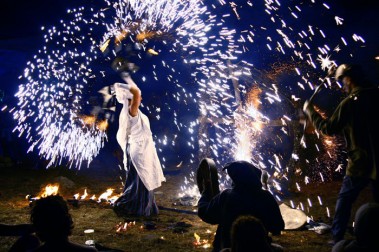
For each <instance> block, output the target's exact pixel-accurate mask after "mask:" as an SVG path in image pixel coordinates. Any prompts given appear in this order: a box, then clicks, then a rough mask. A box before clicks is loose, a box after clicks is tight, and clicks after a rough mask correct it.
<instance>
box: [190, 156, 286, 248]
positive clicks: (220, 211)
mask: <svg viewBox="0 0 379 252" xmlns="http://www.w3.org/2000/svg"><path fill="white" fill-rule="evenodd" d="M202 164H203V163H200V166H199V169H198V171H197V172H198V173H203V174H205V175H203V176H207V175H206V173H204V172H203V171H202V170H203V169H202V168H203V167H204V166H202ZM223 169H224V170H227V172H228V174H229V176H230V178H231V180H232V188H231V189H225V190H224V191H222V192H220V193H218V194H216V195H215V196H214V195H212V193H210V191H212V186H210V185H209V184H217V182H216V181H217V179H218V178H217V174H214V173H213V174H212V175H209V176H208V178H201V176H200V177H199V176H198V181H199V180H200V181H204V183H205V184H204V185H199V183H198V185H199V190H201V191H200V192H201V198H200V200H199V202H198V215H199V217H200V218H201V219H202V220H203V221H205V222H207V223H210V224H218V227H217V231H216V236H215V239H214V241H213V251H217V252H218V251H220V250H221V249H223V248H229V247H230V246H231V241H230V230H231V226H232V223H233V222H234V220H236V219H237V218H238V217H239V216H241V215H252V216H255V217H256V218H259V219H260V220H261V221H262V223H263V225H264V227H265V228H266V230H267V231H269V232H271V234H273V235H279V234H280V233H281V231H282V230H283V229H284V221H283V218H282V215H281V213H280V209H279V206H278V203H277V202H276V200H275V198H274V196H273V195H272V194H271V193H270V192H269V191H266V190H263V189H262V183H261V175H262V172H261V170H260V169H258V168H256V167H255V166H254V165H252V164H250V163H248V162H246V161H235V162H231V163H228V164H226V165H225V167H224V168H223ZM207 184H208V185H207ZM213 191H215V190H214V189H213Z"/></svg>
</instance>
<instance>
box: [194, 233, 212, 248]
mask: <svg viewBox="0 0 379 252" xmlns="http://www.w3.org/2000/svg"><path fill="white" fill-rule="evenodd" d="M193 236H194V237H195V242H194V245H195V246H202V247H203V248H210V247H211V244H210V243H209V240H206V239H203V240H201V239H200V235H198V234H196V233H193Z"/></svg>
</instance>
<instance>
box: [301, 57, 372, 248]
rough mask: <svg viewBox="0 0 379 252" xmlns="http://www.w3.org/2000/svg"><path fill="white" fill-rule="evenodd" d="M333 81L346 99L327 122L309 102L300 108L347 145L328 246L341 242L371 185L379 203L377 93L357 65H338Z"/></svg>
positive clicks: (322, 129)
mask: <svg viewBox="0 0 379 252" xmlns="http://www.w3.org/2000/svg"><path fill="white" fill-rule="evenodd" d="M335 79H336V80H337V81H339V82H342V84H343V91H344V92H346V93H347V95H348V96H347V97H346V98H345V99H344V100H342V101H341V103H340V104H339V105H338V107H337V108H336V109H335V111H334V113H333V114H332V116H331V117H330V118H326V119H324V118H323V117H321V115H320V114H319V113H318V112H317V111H316V110H315V108H314V107H313V104H312V102H309V101H308V100H307V101H305V103H304V107H303V111H304V113H305V114H306V115H307V117H308V119H309V120H310V121H311V122H312V124H313V125H314V127H315V128H316V129H317V130H318V131H320V132H321V133H322V134H326V135H333V134H338V133H340V134H342V135H343V136H344V138H345V142H346V148H347V157H348V161H347V167H346V174H345V177H344V178H343V181H342V186H341V190H340V192H339V194H338V199H337V203H336V209H335V214H334V218H333V224H332V235H333V241H330V242H329V243H330V244H333V243H336V242H338V241H340V240H342V239H343V238H344V235H345V232H346V229H347V225H348V222H349V220H350V215H351V209H352V205H353V203H354V201H355V200H356V199H357V197H358V195H359V193H360V192H361V191H362V190H363V189H364V188H365V187H366V186H367V185H368V184H369V183H370V182H372V188H373V195H374V199H375V201H376V202H379V183H378V177H377V174H378V172H379V170H378V163H377V162H378V158H379V131H378V129H377V123H376V120H377V118H376V116H375V115H376V114H377V109H378V106H379V89H378V87H375V86H373V85H372V84H370V83H369V82H368V81H367V80H366V77H365V74H364V73H363V70H362V68H361V67H360V66H359V65H350V64H342V65H340V66H339V67H338V68H337V69H336V72H335Z"/></svg>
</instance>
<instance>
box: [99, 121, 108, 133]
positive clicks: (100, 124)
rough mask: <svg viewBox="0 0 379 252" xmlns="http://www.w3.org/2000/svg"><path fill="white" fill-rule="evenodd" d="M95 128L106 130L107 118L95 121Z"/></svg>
mask: <svg viewBox="0 0 379 252" xmlns="http://www.w3.org/2000/svg"><path fill="white" fill-rule="evenodd" d="M97 128H98V129H99V130H100V131H106V130H107V128H108V121H107V120H103V121H100V122H98V123H97Z"/></svg>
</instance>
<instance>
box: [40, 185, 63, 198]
mask: <svg viewBox="0 0 379 252" xmlns="http://www.w3.org/2000/svg"><path fill="white" fill-rule="evenodd" d="M58 189H59V184H48V185H47V186H46V187H45V189H44V190H43V191H42V192H41V193H40V194H39V197H40V198H46V197H47V196H50V195H57V194H58Z"/></svg>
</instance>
